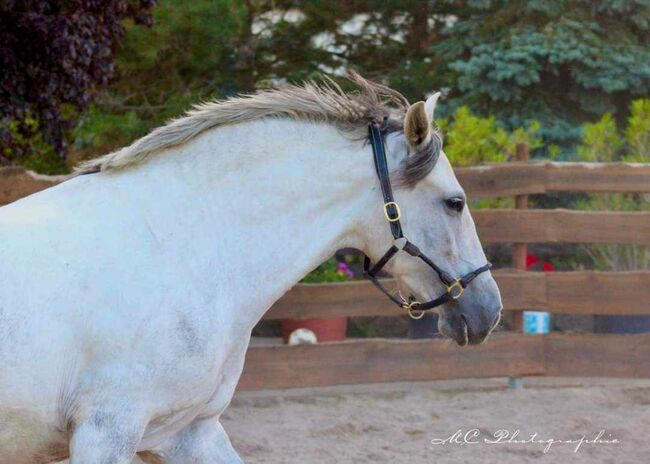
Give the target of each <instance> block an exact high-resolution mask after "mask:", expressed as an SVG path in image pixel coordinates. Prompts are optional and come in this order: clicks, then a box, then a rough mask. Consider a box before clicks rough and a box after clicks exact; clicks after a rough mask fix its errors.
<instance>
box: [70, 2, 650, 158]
mask: <svg viewBox="0 0 650 464" xmlns="http://www.w3.org/2000/svg"><path fill="white" fill-rule="evenodd" d="M649 5H650V2H649V1H648V0H636V1H635V0H617V1H615V2H610V1H606V0H598V1H587V0H553V1H550V0H532V1H520V0H518V1H505V0H463V1H459V0H438V1H433V0H429V1H423V0H381V1H380V0H355V1H353V2H351V1H344V0H330V1H327V2H324V1H323V0H273V1H271V0H246V1H237V0H194V1H192V2H181V1H179V0H161V1H160V5H159V6H158V8H156V12H155V24H156V25H155V26H154V27H153V28H151V29H143V28H132V29H130V30H129V32H128V34H127V36H126V38H125V40H124V43H125V47H124V48H123V49H122V51H120V53H119V54H118V68H119V69H120V70H121V71H120V76H119V79H118V80H117V81H116V82H115V83H114V84H112V85H111V86H109V87H104V89H103V91H102V92H101V94H100V95H99V98H98V100H97V105H94V106H92V107H91V109H90V111H89V112H88V113H87V114H86V116H85V117H84V118H83V120H82V124H81V125H80V126H79V127H78V128H77V130H76V132H75V135H76V146H77V147H80V148H82V153H81V154H82V155H83V156H92V155H95V154H100V153H103V152H106V151H109V150H112V149H115V148H117V147H119V146H122V145H124V144H126V143H128V142H129V141H130V140H133V139H134V138H137V137H139V136H142V135H144V134H145V133H146V132H147V131H148V130H149V129H151V128H152V127H155V126H157V125H159V124H161V123H163V122H164V121H165V120H166V119H168V118H170V117H172V116H177V115H179V114H181V113H182V112H183V110H185V109H187V108H188V107H189V106H190V105H191V104H192V103H195V102H197V101H199V100H203V99H210V98H215V97H217V98H220V97H225V96H229V95H232V94H234V93H237V92H248V91H251V90H254V89H255V88H259V87H265V86H268V85H271V84H281V83H282V82H285V81H293V82H296V81H298V82H299V81H301V80H303V79H309V78H314V77H316V76H318V75H320V74H323V73H325V74H330V75H332V76H334V77H335V78H336V77H337V76H338V75H340V74H341V73H342V71H343V70H344V69H346V68H350V67H351V68H354V69H356V70H358V71H360V72H361V73H362V74H364V75H365V76H367V77H369V78H371V79H375V80H379V81H381V82H383V83H385V84H388V85H391V86H393V87H395V88H396V89H398V90H400V91H401V92H402V93H404V94H405V95H406V96H407V97H408V98H409V99H410V100H412V101H415V100H417V99H423V98H424V97H425V96H426V95H425V93H426V92H430V91H433V90H436V89H441V90H443V91H444V92H445V97H444V99H443V100H442V101H441V103H440V107H439V110H438V111H437V115H438V116H439V117H444V116H451V115H452V114H454V112H455V111H456V110H457V109H458V108H459V107H462V106H467V107H468V108H469V109H470V110H471V111H472V112H473V113H475V114H476V115H477V116H480V117H484V118H489V117H492V116H494V118H495V124H496V126H498V127H499V128H501V129H504V130H506V131H508V132H512V131H513V130H515V129H516V128H526V127H531V125H532V124H533V123H534V121H538V122H539V123H540V125H541V127H540V130H539V132H538V133H537V135H539V136H541V137H542V138H543V139H544V142H545V143H546V144H549V143H551V144H557V145H561V146H562V148H563V149H564V152H565V153H567V152H572V151H573V150H574V148H575V145H576V144H577V143H578V142H579V140H580V131H581V125H582V124H583V123H584V122H585V121H595V120H597V119H598V118H599V117H600V116H601V115H602V114H603V113H605V112H610V113H612V114H613V115H614V116H613V117H614V119H615V121H616V122H617V124H618V125H619V126H622V125H623V124H624V119H625V117H626V115H627V114H628V111H629V110H628V107H629V103H630V102H631V101H632V100H633V99H634V98H635V97H636V96H644V95H647V94H648V93H649V92H648V91H649V86H650V56H648V55H649V54H650V49H649V48H648V47H647V46H645V43H646V42H647V39H648V38H649V27H648V18H649V17H650V12H649V11H648V10H649V9H650V6H649ZM341 84H342V85H344V86H345V85H346V84H345V82H341ZM556 148H557V147H555V148H554V149H553V152H554V153H555V152H556V151H557V150H556ZM558 150H559V149H558Z"/></svg>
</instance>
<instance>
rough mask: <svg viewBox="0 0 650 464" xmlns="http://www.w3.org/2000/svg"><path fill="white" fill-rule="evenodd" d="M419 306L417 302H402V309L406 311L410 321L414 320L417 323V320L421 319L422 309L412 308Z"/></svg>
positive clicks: (422, 315)
mask: <svg viewBox="0 0 650 464" xmlns="http://www.w3.org/2000/svg"><path fill="white" fill-rule="evenodd" d="M400 296H401V295H400ZM402 299H403V298H402ZM419 304H420V302H419V301H406V300H404V301H403V302H402V308H404V309H406V311H407V312H408V313H409V317H410V318H411V319H415V320H416V321H417V320H418V319H422V318H423V317H424V312H425V311H424V310H423V309H420V310H418V309H415V308H413V306H414V305H419Z"/></svg>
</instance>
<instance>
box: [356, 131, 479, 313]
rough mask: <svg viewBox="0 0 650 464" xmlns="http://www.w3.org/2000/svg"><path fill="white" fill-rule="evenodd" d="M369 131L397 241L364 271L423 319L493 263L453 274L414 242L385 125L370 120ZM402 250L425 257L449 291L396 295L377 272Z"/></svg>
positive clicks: (366, 261)
mask: <svg viewBox="0 0 650 464" xmlns="http://www.w3.org/2000/svg"><path fill="white" fill-rule="evenodd" d="M368 133H369V139H370V144H371V146H372V152H373V159H374V163H375V171H376V172H377V178H378V179H379V184H380V185H381V193H382V196H383V198H384V205H383V212H384V217H385V218H386V220H387V221H388V223H389V225H390V230H391V233H392V234H393V245H392V246H391V247H390V248H389V249H388V250H387V251H386V253H384V255H383V256H382V257H381V258H379V261H377V262H376V263H375V264H374V265H371V262H370V258H368V256H365V258H364V262H363V274H364V276H365V277H366V278H367V279H368V280H370V281H371V282H372V283H373V284H374V285H375V287H377V288H378V289H379V290H380V291H381V292H382V293H383V294H384V295H386V296H387V297H388V298H389V299H390V300H391V301H392V302H393V303H395V304H396V305H398V306H400V307H401V308H403V309H406V310H407V311H408V314H409V316H411V317H412V318H413V319H420V318H421V317H423V316H424V313H425V311H428V310H431V309H433V308H435V307H437V306H440V305H443V304H445V303H447V302H448V301H450V300H456V299H458V298H460V296H461V295H462V294H463V291H464V290H465V288H466V287H467V285H469V283H470V282H471V281H472V280H474V279H475V278H476V277H478V276H479V275H480V274H481V273H483V272H485V271H487V270H489V269H490V268H491V267H492V265H491V264H490V263H487V264H485V265H483V266H481V267H479V268H477V269H475V270H473V271H472V272H469V273H467V274H465V275H464V276H461V277H458V278H454V277H452V276H451V274H449V273H447V272H446V271H444V270H443V269H442V268H440V267H439V266H438V265H436V263H435V262H433V260H431V259H430V258H429V257H427V256H426V255H425V254H423V253H422V252H421V251H420V249H419V248H418V247H417V246H415V245H414V244H413V243H411V242H410V241H409V240H408V239H407V238H406V236H404V232H403V230H402V224H401V223H400V219H401V216H402V212H401V210H400V207H399V205H398V204H397V202H396V201H395V198H394V197H393V188H392V186H391V183H390V175H389V172H388V161H387V158H386V146H385V142H384V137H383V135H382V133H381V129H380V128H379V126H378V125H377V124H374V123H372V124H370V125H369V126H368ZM399 251H405V252H406V253H408V254H409V255H411V256H414V257H416V258H418V259H420V260H421V261H423V262H424V263H425V264H426V265H427V266H429V267H430V268H431V269H433V270H434V271H435V272H436V274H437V275H438V278H439V279H440V281H441V282H442V283H443V284H445V286H446V287H447V291H446V292H445V293H443V294H442V295H441V296H439V297H438V298H435V299H433V300H430V301H427V302H424V303H421V302H419V301H414V299H413V298H412V297H409V298H408V299H404V298H403V297H402V296H401V295H399V294H398V295H399V297H398V296H395V295H393V294H392V293H391V292H389V291H388V290H387V289H386V288H385V287H384V286H383V285H382V283H381V282H380V281H379V279H378V278H377V274H378V273H379V272H380V271H381V270H382V268H383V267H384V266H385V265H386V264H387V263H388V261H390V260H391V259H392V258H393V257H394V256H395V255H396V254H397V253H398V252H399Z"/></svg>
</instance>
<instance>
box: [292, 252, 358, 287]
mask: <svg viewBox="0 0 650 464" xmlns="http://www.w3.org/2000/svg"><path fill="white" fill-rule="evenodd" d="M346 280H350V276H349V275H347V274H346V273H345V272H342V271H341V270H340V269H339V261H338V260H337V259H336V258H330V259H328V260H327V261H325V262H324V263H322V264H321V265H320V266H318V267H317V268H316V269H314V270H313V271H311V272H310V273H309V274H307V275H306V276H305V277H304V278H303V279H302V280H301V282H302V283H309V284H313V283H325V282H344V281H346Z"/></svg>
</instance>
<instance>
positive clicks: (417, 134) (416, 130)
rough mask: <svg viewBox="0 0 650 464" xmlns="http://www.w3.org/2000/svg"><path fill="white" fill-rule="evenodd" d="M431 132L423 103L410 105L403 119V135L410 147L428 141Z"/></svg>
mask: <svg viewBox="0 0 650 464" xmlns="http://www.w3.org/2000/svg"><path fill="white" fill-rule="evenodd" d="M430 131H431V121H430V120H429V117H428V116H427V112H426V109H425V104H424V102H421V101H420V102H417V103H415V104H413V105H411V106H410V107H409V109H408V111H407V112H406V118H404V135H405V137H406V141H407V142H408V144H409V145H411V146H412V147H417V146H419V145H422V144H423V143H424V142H426V141H428V139H429V137H430Z"/></svg>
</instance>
